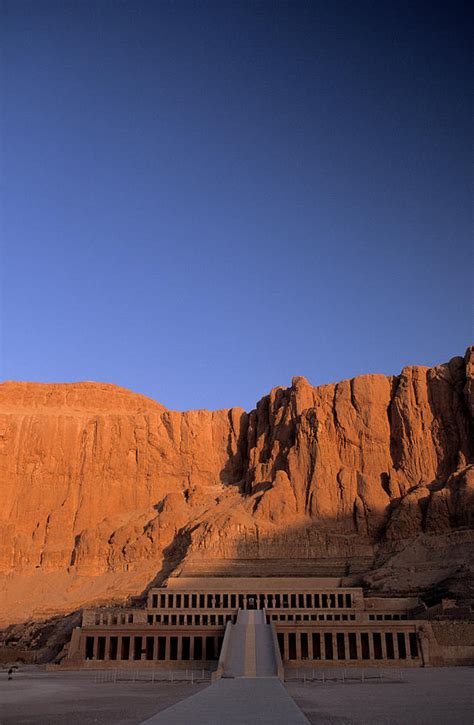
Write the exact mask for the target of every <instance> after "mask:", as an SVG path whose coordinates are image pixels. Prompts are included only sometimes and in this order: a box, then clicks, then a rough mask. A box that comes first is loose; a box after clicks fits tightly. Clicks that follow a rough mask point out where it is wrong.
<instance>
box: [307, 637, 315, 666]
mask: <svg viewBox="0 0 474 725" xmlns="http://www.w3.org/2000/svg"><path fill="white" fill-rule="evenodd" d="M307 637H308V659H309V660H313V659H314V656H313V655H314V652H313V633H312V632H308V634H307Z"/></svg>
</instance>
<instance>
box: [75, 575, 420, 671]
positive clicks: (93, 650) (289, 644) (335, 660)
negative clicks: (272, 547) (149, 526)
mask: <svg viewBox="0 0 474 725" xmlns="http://www.w3.org/2000/svg"><path fill="white" fill-rule="evenodd" d="M417 607H418V608H419V601H418V600H417V599H416V598H396V597H392V598H388V597H383V598H381V597H365V596H364V593H363V590H362V589H361V588H359V587H345V586H341V580H340V579H335V578H310V577H288V578H280V577H267V578H264V577H254V578H243V577H235V578H232V577H228V578H226V577H212V578H202V577H199V578H193V577H176V578H170V579H169V580H168V581H167V582H166V584H165V585H163V586H162V587H157V588H152V589H151V590H150V591H149V593H148V597H147V603H146V606H144V607H128V608H126V607H110V608H97V609H89V610H85V611H84V614H83V620H82V626H81V627H78V628H76V629H75V630H74V632H73V636H72V639H71V643H70V646H69V652H68V656H67V658H66V659H65V660H64V661H63V664H64V666H75V667H84V668H89V667H90V668H94V667H133V668H136V667H157V666H165V667H171V666H172V667H174V668H176V667H190V666H199V667H206V668H210V669H212V668H215V667H216V665H217V661H218V660H219V656H220V654H221V650H222V646H223V642H224V637H225V635H226V630H227V629H229V627H231V625H233V624H235V623H236V621H237V616H238V613H239V611H244V610H252V609H253V610H261V612H262V613H263V618H264V620H265V621H266V622H267V623H268V624H269V625H270V627H271V629H272V631H273V633H274V641H275V646H276V647H277V648H278V650H279V651H278V657H279V658H281V661H282V663H283V665H284V666H285V667H291V666H293V665H296V666H301V665H302V664H310V665H311V666H318V665H324V666H329V665H339V666H340V665H344V666H349V665H366V666H369V665H374V664H375V665H382V664H383V665H397V666H422V665H426V664H428V663H429V639H430V637H429V632H428V634H427V630H426V626H427V625H426V623H425V622H424V621H423V620H421V619H419V618H418V619H415V618H414V617H413V614H412V613H413V612H414V611H416V610H417ZM428 626H429V625H428ZM191 663H193V664H192V665H191Z"/></svg>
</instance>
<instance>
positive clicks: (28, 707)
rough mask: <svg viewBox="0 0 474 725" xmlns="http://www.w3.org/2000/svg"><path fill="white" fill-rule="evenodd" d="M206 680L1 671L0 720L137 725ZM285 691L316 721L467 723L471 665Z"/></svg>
mask: <svg viewBox="0 0 474 725" xmlns="http://www.w3.org/2000/svg"><path fill="white" fill-rule="evenodd" d="M207 686H208V685H206V684H194V685H191V684H187V683H170V682H159V683H158V682H155V683H152V682H135V683H134V682H117V683H112V682H110V683H102V684H96V682H95V674H94V673H92V672H45V671H44V670H42V669H40V668H24V669H23V670H21V671H19V672H16V673H15V674H14V676H13V680H12V681H8V680H7V673H6V671H0V725H10V724H13V723H15V725H21V724H22V723H39V724H44V725H66V724H67V725H78V724H79V723H81V724H82V723H84V724H86V725H90V724H91V723H99V724H100V725H112V723H113V724H114V725H138V723H140V722H142V721H143V720H146V719H147V718H149V717H151V716H152V715H153V714H154V713H157V712H159V711H161V710H164V709H165V708H167V707H169V706H170V705H173V704H174V703H176V702H178V701H180V700H182V699H183V698H186V697H189V696H190V695H192V694H195V693H197V692H199V690H200V689H203V688H204V687H207ZM287 689H288V692H289V693H290V695H291V696H292V697H293V698H294V700H295V701H296V703H297V704H298V705H299V707H300V708H301V710H302V711H303V712H304V713H305V715H306V717H307V718H308V719H309V721H310V722H311V723H313V724H317V725H363V724H365V723H374V725H386V724H387V725H388V724H390V725H394V724H395V723H396V724H397V725H398V724H400V725H415V723H416V725H424V724H426V725H428V724H429V725H448V724H449V725H457V724H459V725H472V723H473V722H474V695H473V693H474V669H471V668H468V667H457V668H442V669H441V668H440V669H437V668H433V669H412V670H408V669H407V670H405V671H404V672H403V681H401V682H398V681H391V682H387V681H382V682H374V681H369V682H363V683H362V682H353V681H350V682H345V683H342V682H334V681H326V682H325V683H322V682H317V683H314V682H307V683H305V684H304V683H302V682H301V683H299V682H289V683H287Z"/></svg>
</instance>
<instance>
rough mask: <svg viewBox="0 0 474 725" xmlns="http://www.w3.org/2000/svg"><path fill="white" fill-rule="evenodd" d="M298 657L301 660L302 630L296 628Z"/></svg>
mask: <svg viewBox="0 0 474 725" xmlns="http://www.w3.org/2000/svg"><path fill="white" fill-rule="evenodd" d="M295 639H296V659H297V660H299V661H300V662H301V632H299V631H298V630H296V635H295Z"/></svg>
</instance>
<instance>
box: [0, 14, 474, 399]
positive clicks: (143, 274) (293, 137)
mask: <svg viewBox="0 0 474 725" xmlns="http://www.w3.org/2000/svg"><path fill="white" fill-rule="evenodd" d="M467 7H468V6H467V4H464V3H460V2H453V3H446V2H443V3H437V2H430V3H426V4H425V3H423V2H416V3H413V2H409V3H408V2H407V3H405V2H401V3H386V2H378V3H375V2H374V3H365V2H361V3H349V2H334V3H330V2H321V3H319V2H311V3H306V2H298V1H295V2H289V3H283V2H277V1H276V0H275V1H274V2H258V1H256V2H230V1H229V2H216V3H213V2H173V3H172V2H147V1H143V0H134V1H133V2H132V1H130V2H127V1H124V0H116V1H115V2H110V1H109V0H95V2H91V1H89V0H82V1H81V2H68V1H67V0H61V2H50V1H48V0H35V1H34V2H27V1H26V0H20V1H19V2H18V1H17V0H15V1H12V0H3V2H1V3H0V8H1V26H2V30H1V35H2V37H1V41H2V47H3V51H2V64H1V65H2V94H1V95H2V115H1V162H2V169H3V173H2V180H1V212H2V223H1V234H2V258H1V262H2V308H1V313H2V314H1V324H2V330H1V333H2V338H1V342H2V347H1V377H2V379H15V380H36V381H43V382H49V381H58V382H61V381H77V380H98V381H106V382H112V383H116V384H118V385H122V386H125V387H128V388H131V389H132V390H135V391H137V392H141V393H144V394H146V395H150V396H151V397H153V398H155V399H157V400H159V401H160V402H162V403H163V404H164V405H167V406H169V407H171V408H176V409H185V408H198V407H205V408H221V407H230V406H232V405H240V406H242V407H245V408H247V409H250V408H252V407H253V406H254V404H255V402H256V401H257V400H258V399H259V398H260V397H261V396H262V395H263V394H265V393H266V392H268V391H269V390H270V388H272V387H274V386H276V385H288V384H289V383H290V380H291V377H292V376H293V375H306V376H307V377H308V379H309V380H310V382H312V383H313V384H314V385H317V384H322V383H327V382H333V381H335V380H339V379H343V378H346V377H351V376H354V375H358V374H361V373H365V372H383V373H387V374H396V373H398V372H399V371H400V370H401V368H402V367H403V366H404V365H406V364H425V365H432V364H436V363H438V362H443V361H446V360H448V359H449V358H450V357H452V356H454V355H460V354H461V355H462V354H464V351H465V348H466V346H467V345H468V344H469V342H470V341H471V340H470V338H472V334H471V333H472V314H471V313H472V306H471V305H472V296H471V292H470V287H471V282H470V275H471V273H472V249H471V238H472V217H471V206H470V205H471V197H472V166H471V165H470V157H469V149H470V145H471V140H470V100H469V93H470V75H471V72H472V69H471V67H470V65H469V22H470V20H471V19H470V18H469V16H468V10H467Z"/></svg>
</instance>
